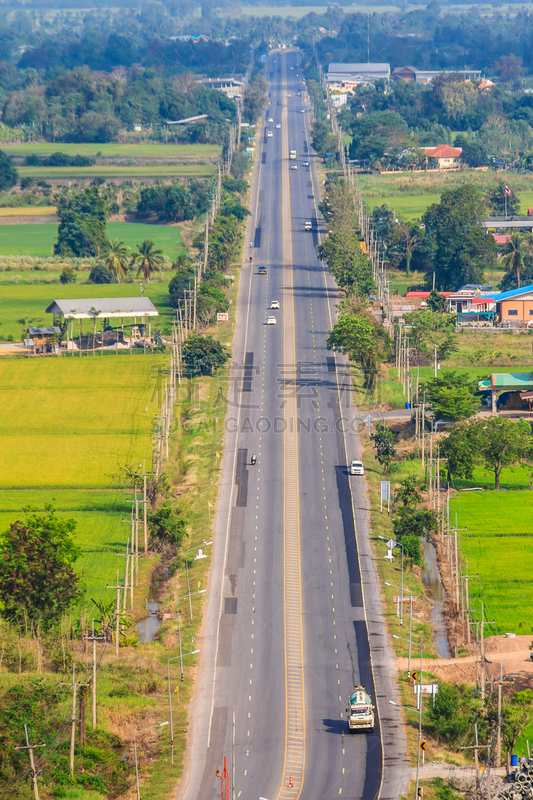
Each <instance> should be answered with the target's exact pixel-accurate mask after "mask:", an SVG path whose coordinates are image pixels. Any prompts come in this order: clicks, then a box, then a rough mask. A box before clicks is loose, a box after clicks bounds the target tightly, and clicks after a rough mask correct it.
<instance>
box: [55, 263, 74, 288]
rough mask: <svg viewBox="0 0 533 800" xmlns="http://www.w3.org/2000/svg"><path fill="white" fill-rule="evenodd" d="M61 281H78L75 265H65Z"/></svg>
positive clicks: (60, 277) (62, 282)
mask: <svg viewBox="0 0 533 800" xmlns="http://www.w3.org/2000/svg"><path fill="white" fill-rule="evenodd" d="M59 283H61V284H66V283H76V272H75V270H74V267H69V266H67V267H63V269H62V270H61V275H60V276H59Z"/></svg>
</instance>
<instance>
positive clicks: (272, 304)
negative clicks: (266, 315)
mask: <svg viewBox="0 0 533 800" xmlns="http://www.w3.org/2000/svg"><path fill="white" fill-rule="evenodd" d="M270 308H279V300H271V301H270Z"/></svg>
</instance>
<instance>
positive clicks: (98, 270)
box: [89, 264, 113, 283]
mask: <svg viewBox="0 0 533 800" xmlns="http://www.w3.org/2000/svg"><path fill="white" fill-rule="evenodd" d="M112 281H113V276H112V275H111V273H110V272H109V270H108V269H106V268H105V267H102V266H100V265H99V264H97V265H96V267H93V268H92V270H91V272H90V274H89V283H112Z"/></svg>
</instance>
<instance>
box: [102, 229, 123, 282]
mask: <svg viewBox="0 0 533 800" xmlns="http://www.w3.org/2000/svg"><path fill="white" fill-rule="evenodd" d="M103 255H104V267H105V268H106V269H108V270H109V272H113V273H114V274H115V278H116V279H117V283H120V278H121V277H122V278H125V277H126V271H127V269H128V263H129V260H130V248H129V247H126V245H125V244H124V242H121V241H120V240H119V239H113V241H112V242H108V244H107V246H106V249H105V250H104V254H103Z"/></svg>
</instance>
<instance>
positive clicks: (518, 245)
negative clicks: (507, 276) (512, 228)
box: [502, 233, 525, 289]
mask: <svg viewBox="0 0 533 800" xmlns="http://www.w3.org/2000/svg"><path fill="white" fill-rule="evenodd" d="M524 245H525V242H524V240H523V239H522V237H521V236H520V234H519V233H513V234H512V236H511V241H510V242H507V244H506V245H505V248H504V250H503V255H502V264H503V266H504V267H505V269H508V270H509V272H512V273H514V276H515V278H516V282H517V284H518V288H519V289H520V273H521V272H522V271H523V269H524V266H525V264H524V254H525V248H524Z"/></svg>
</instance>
